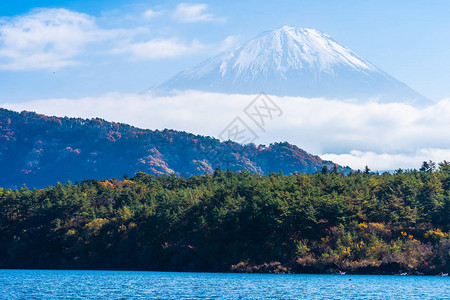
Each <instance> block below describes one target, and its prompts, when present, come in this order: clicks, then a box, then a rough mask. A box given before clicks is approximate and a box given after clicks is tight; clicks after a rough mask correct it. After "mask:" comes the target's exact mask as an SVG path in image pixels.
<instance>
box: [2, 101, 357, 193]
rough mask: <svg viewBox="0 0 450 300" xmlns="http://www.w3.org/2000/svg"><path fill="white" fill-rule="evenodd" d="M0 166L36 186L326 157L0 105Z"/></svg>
mask: <svg viewBox="0 0 450 300" xmlns="http://www.w3.org/2000/svg"><path fill="white" fill-rule="evenodd" d="M0 166H1V168H0V186H1V187H21V186H23V185H24V184H25V185H27V186H28V187H43V186H47V185H50V184H56V183H57V182H67V181H68V180H70V181H81V180H84V179H109V178H122V177H123V175H124V174H129V175H130V176H133V175H134V174H135V173H136V172H138V171H143V172H147V173H150V174H169V173H175V174H178V175H181V176H185V177H189V176H191V175H199V174H205V173H211V172H213V171H214V169H216V168H220V169H230V170H242V169H245V170H249V171H251V172H254V173H258V174H261V175H262V174H269V173H271V172H279V171H282V172H284V173H286V174H291V173H294V172H301V173H311V172H316V171H320V170H321V169H322V167H323V166H327V167H328V168H330V169H331V168H333V166H334V164H333V163H332V162H329V161H323V160H322V159H320V157H318V156H314V155H311V154H309V153H307V152H305V151H304V150H302V149H300V148H298V147H296V146H294V145H290V144H288V143H276V144H272V145H270V146H268V147H265V146H256V145H253V144H249V145H240V144H237V143H232V142H220V141H219V140H217V139H213V138H211V137H205V136H199V135H193V134H189V133H186V132H181V131H175V130H162V131H159V130H155V131H153V130H144V129H139V128H136V127H133V126H129V125H126V124H120V123H114V122H107V121H105V120H102V119H80V118H67V117H66V118H59V117H49V116H45V115H40V114H36V113H33V112H26V111H23V112H21V113H18V112H14V111H10V110H6V109H1V108H0ZM338 169H339V170H340V171H349V170H350V169H348V168H341V167H338Z"/></svg>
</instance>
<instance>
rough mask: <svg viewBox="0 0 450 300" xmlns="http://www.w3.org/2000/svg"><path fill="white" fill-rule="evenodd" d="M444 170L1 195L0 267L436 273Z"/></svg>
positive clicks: (167, 178) (444, 215) (441, 254)
mask: <svg viewBox="0 0 450 300" xmlns="http://www.w3.org/2000/svg"><path fill="white" fill-rule="evenodd" d="M449 192H450V164H449V163H447V162H444V163H441V164H439V166H438V167H437V166H436V165H434V164H433V163H431V162H429V163H426V165H425V164H424V166H422V168H421V170H419V171H417V170H409V171H402V170H398V171H396V172H395V173H394V174H390V173H383V174H371V173H370V172H369V170H368V169H367V170H366V171H365V172H354V173H351V174H349V175H344V174H341V173H338V172H333V171H329V170H328V169H326V168H324V169H323V170H322V172H317V173H315V174H293V175H283V174H278V173H272V174H270V175H267V176H260V175H258V174H254V173H251V172H248V171H242V172H232V171H221V170H216V171H215V172H214V173H213V174H210V175H202V176H192V177H190V178H183V177H178V176H175V175H164V176H155V175H149V174H145V173H137V174H136V176H134V177H133V178H129V179H128V178H126V177H125V179H123V180H116V179H112V180H109V181H96V180H87V181H83V182H81V183H75V184H73V183H70V182H68V183H67V184H58V185H55V186H49V187H47V188H45V189H33V190H30V189H27V188H22V189H20V190H11V189H1V188H0V268H76V269H140V270H171V271H225V272H226V271H236V272H306V273H331V272H336V271H337V270H342V271H347V272H352V273H381V274H392V273H398V272H410V273H415V274H420V273H425V274H437V273H439V272H448V270H449V267H450V264H449V262H450V237H449V230H450V216H449V212H450V193H449Z"/></svg>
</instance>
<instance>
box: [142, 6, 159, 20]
mask: <svg viewBox="0 0 450 300" xmlns="http://www.w3.org/2000/svg"><path fill="white" fill-rule="evenodd" d="M159 15H161V12H159V11H154V10H153V9H148V10H146V11H145V12H144V18H145V19H147V20H150V19H153V18H155V17H157V16H159Z"/></svg>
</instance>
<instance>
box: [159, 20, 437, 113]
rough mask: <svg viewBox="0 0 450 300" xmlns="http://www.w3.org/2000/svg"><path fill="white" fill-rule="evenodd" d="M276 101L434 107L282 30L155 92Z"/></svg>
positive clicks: (375, 71) (329, 47)
mask: <svg viewBox="0 0 450 300" xmlns="http://www.w3.org/2000/svg"><path fill="white" fill-rule="evenodd" d="M189 89H193V90H202V91H212V92H222V93H243V94H253V93H260V92H265V93H267V94H273V95H278V96H302V97H326V98H334V99H348V98H357V99H358V100H360V101H365V100H370V99H376V100H378V101H380V102H391V101H401V102H405V103H410V104H414V105H418V106H424V105H427V104H430V103H431V101H430V100H428V99H427V98H425V97H424V96H422V95H420V94H418V93H417V92H415V91H414V90H412V89H411V88H409V87H408V86H407V85H405V84H404V83H402V82H400V81H398V80H396V79H395V78H393V77H392V76H390V75H388V74H386V73H385V72H383V71H382V70H380V69H379V68H377V67H376V66H374V65H372V64H371V63H369V62H368V61H366V60H365V59H363V58H361V57H360V56H358V55H357V54H356V53H354V52H353V51H351V50H350V49H348V48H346V47H344V46H342V45H340V44H339V43H337V42H336V41H334V40H333V39H332V38H331V37H330V36H328V35H326V34H324V33H321V32H319V31H317V30H314V29H305V28H294V27H290V26H283V27H281V28H279V29H277V30H273V31H267V32H264V33H262V34H261V35H259V36H257V37H256V38H255V39H253V40H251V41H249V42H247V43H245V44H244V45H242V46H241V47H239V48H237V49H236V50H234V51H232V52H231V53H225V54H220V55H218V56H215V57H212V58H209V59H207V60H205V61H204V62H202V63H200V64H199V65H198V66H196V67H194V68H193V69H190V70H186V71H183V72H181V73H179V74H178V75H176V76H175V77H173V78H171V79H169V80H167V81H165V82H163V83H161V84H158V85H156V86H154V87H153V88H152V90H154V91H171V90H189Z"/></svg>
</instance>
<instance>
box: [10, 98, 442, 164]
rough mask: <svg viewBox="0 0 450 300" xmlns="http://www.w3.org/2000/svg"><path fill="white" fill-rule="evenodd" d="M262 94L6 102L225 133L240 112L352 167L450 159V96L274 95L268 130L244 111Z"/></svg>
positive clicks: (271, 138)
mask: <svg viewBox="0 0 450 300" xmlns="http://www.w3.org/2000/svg"><path fill="white" fill-rule="evenodd" d="M255 96H256V95H238V94H237V95H228V94H217V93H205V92H198V91H187V92H183V93H178V94H175V95H172V96H152V95H150V94H145V95H139V94H117V93H116V94H106V95H103V96H100V97H96V98H93V97H86V98H81V99H46V100H37V101H31V102H24V103H14V104H5V105H3V107H5V108H9V109H13V110H32V111H36V112H38V113H43V114H47V115H56V116H66V115H67V116H72V117H85V118H91V117H101V118H105V119H107V120H111V121H119V122H124V123H128V124H131V125H135V126H139V127H142V128H149V129H163V128H172V129H176V130H183V131H188V132H192V133H198V134H202V135H211V136H215V137H217V136H218V135H219V134H220V133H221V132H222V131H223V129H224V128H225V127H226V126H227V125H228V124H229V123H230V122H231V121H232V120H233V119H235V118H236V117H240V118H241V119H242V120H243V121H244V122H246V124H247V125H248V126H249V127H251V128H252V130H254V131H255V132H256V134H257V135H258V139H257V140H255V143H256V144H260V143H261V144H268V143H271V142H276V141H288V142H290V143H293V144H296V145H298V146H299V147H301V148H304V149H305V150H307V151H309V152H311V153H313V154H322V155H321V156H322V158H324V159H330V160H333V161H335V162H336V163H339V164H344V165H349V166H350V167H352V168H356V169H358V168H363V167H364V166H365V165H369V167H371V168H372V169H374V170H375V169H376V170H391V169H397V168H416V167H418V166H419V165H420V163H421V162H422V161H423V160H428V159H433V160H436V161H440V160H444V159H447V160H450V118H448V116H449V115H450V99H447V100H442V101H440V102H439V103H437V104H435V105H433V106H430V107H427V108H424V109H418V108H414V107H412V106H409V105H406V104H401V103H390V104H377V103H367V104H356V103H352V102H351V101H347V102H345V101H335V100H326V99H307V98H298V97H275V96H274V97H271V99H272V100H273V101H274V102H275V103H276V104H277V105H278V106H279V107H280V108H281V110H282V111H283V115H282V116H281V117H279V118H273V119H272V120H269V119H267V120H266V121H267V122H266V124H267V125H266V127H265V128H264V130H261V128H259V127H258V126H256V125H255V124H254V123H252V122H253V121H252V120H250V119H249V118H248V117H247V116H246V114H245V113H244V111H243V110H244V109H245V107H246V106H247V105H248V104H249V103H251V102H252V100H253V99H254V98H255Z"/></svg>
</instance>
